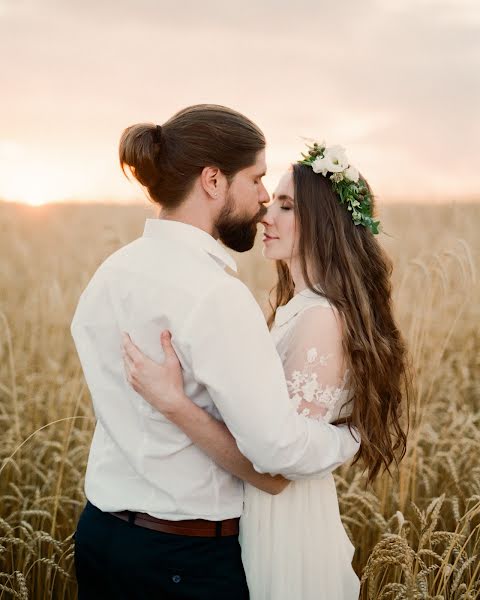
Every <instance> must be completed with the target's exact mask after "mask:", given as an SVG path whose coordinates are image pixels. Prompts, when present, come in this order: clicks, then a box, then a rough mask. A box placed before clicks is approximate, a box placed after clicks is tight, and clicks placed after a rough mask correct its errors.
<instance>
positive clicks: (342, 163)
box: [323, 146, 348, 173]
mask: <svg viewBox="0 0 480 600" xmlns="http://www.w3.org/2000/svg"><path fill="white" fill-rule="evenodd" d="M323 160H324V161H325V162H324V165H325V167H327V171H330V173H340V171H344V170H345V169H346V168H347V167H348V158H347V155H346V154H345V148H342V146H330V147H329V148H326V149H325V152H324V154H323Z"/></svg>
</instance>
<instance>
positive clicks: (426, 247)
mask: <svg viewBox="0 0 480 600" xmlns="http://www.w3.org/2000/svg"><path fill="white" fill-rule="evenodd" d="M147 216H152V213H151V210H150V209H149V208H148V207H145V208H142V207H133V206H131V207H128V206H106V205H95V206H81V205H58V206H53V205H51V206H50V205H47V206H43V207H37V208H31V207H27V206H17V205H11V204H0V427H1V431H2V436H1V438H0V461H1V462H0V600H4V599H10V598H20V599H26V598H30V599H32V600H41V599H42V600H45V599H47V598H58V599H60V598H62V599H63V598H65V599H72V598H75V597H76V584H75V578H74V576H73V546H72V534H73V532H74V529H75V524H76V521H77V519H78V516H79V513H80V511H81V510H82V507H83V504H84V495H83V476H84V471H85V465H86V459H87V456H88V449H89V443H90V438H91V435H92V432H93V427H94V419H93V417H92V411H91V405H90V399H89V394H88V390H87V389H86V387H85V383H84V380H83V376H82V372H81V369H80V365H79V361H78V359H77V356H76V353H75V350H74V347H73V343H72V340H71V338H70V333H69V325H70V321H71V317H72V315H73V311H74V308H75V306H76V302H77V300H78V297H79V295H80V293H81V291H82V289H83V288H84V286H85V285H86V283H87V281H88V280H89V278H90V277H91V275H92V274H93V272H94V270H95V269H96V267H97V266H98V265H99V263H100V262H101V261H102V260H103V259H104V258H106V256H108V255H109V254H111V253H112V252H113V251H114V250H116V249H117V248H118V247H120V246H121V245H123V244H126V243H128V242H129V241H131V240H132V239H134V238H135V237H138V236H139V235H141V233H142V229H143V222H144V219H145V217H147ZM381 218H382V221H383V223H384V229H385V232H386V233H385V234H383V235H382V236H381V241H382V243H383V244H384V246H385V247H386V249H387V251H388V252H389V253H390V254H391V256H392V257H393V259H394V265H395V268H394V291H395V294H394V297H395V307H396V314H397V315H398V320H399V322H400V324H401V328H402V331H403V332H404V334H405V336H406V338H407V340H408V343H409V348H410V353H411V359H412V364H413V367H414V369H415V388H416V395H415V401H414V405H413V406H412V417H413V418H414V422H413V424H412V427H411V430H410V433H409V445H408V452H407V455H406V457H405V459H404V460H403V462H402V463H401V466H400V468H399V470H398V472H395V473H394V474H393V477H392V478H389V477H386V476H385V477H382V478H381V479H380V480H378V481H377V482H376V483H375V485H374V486H373V487H370V488H366V487H365V479H364V477H363V476H362V473H361V471H360V469H359V468H357V467H355V468H349V467H348V466H344V467H342V468H341V469H340V470H339V471H338V473H337V474H336V481H337V488H338V492H339V498H340V508H341V513H342V519H343V521H344V524H345V527H346V529H347V531H348V534H349V536H350V537H351V539H352V541H353V543H354V545H355V547H356V553H355V557H354V567H355V569H356V571H357V573H358V574H359V576H360V577H362V592H361V598H362V599H363V600H366V599H369V600H395V599H398V600H401V599H425V600H427V599H436V600H440V599H444V600H467V599H468V600H473V599H475V598H480V377H479V376H480V330H479V323H480V302H479V299H480V294H479V291H480V286H479V284H478V283H477V281H476V274H475V271H476V269H477V268H478V266H479V257H480V238H479V236H478V231H479V227H480V205H479V206H476V205H473V204H472V205H445V206H426V205H425V206H415V205H405V206H400V205H387V206H386V207H384V209H383V210H382V213H381ZM236 258H237V260H238V264H239V272H240V277H241V278H242V279H243V280H244V281H245V282H246V283H247V285H248V286H249V287H250V289H251V290H252V292H253V293H254V294H255V297H256V298H257V300H258V301H259V302H260V303H261V304H262V306H265V303H266V298H267V295H268V290H269V289H270V288H271V286H272V285H273V282H274V275H273V269H272V265H271V264H270V263H267V262H266V261H264V259H263V258H262V256H261V251H260V248H259V247H258V246H256V247H255V248H254V250H253V251H252V252H251V253H249V254H248V255H241V256H239V255H237V256H236ZM292 600H301V599H292ZM332 600H335V599H332Z"/></svg>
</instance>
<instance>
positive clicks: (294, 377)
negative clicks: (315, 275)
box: [284, 305, 351, 422]
mask: <svg viewBox="0 0 480 600" xmlns="http://www.w3.org/2000/svg"><path fill="white" fill-rule="evenodd" d="M284 369H285V375H286V378H287V385H288V390H289V393H290V398H291V400H292V402H293V403H294V405H295V407H296V409H297V412H298V413H300V414H302V415H305V416H307V417H311V418H313V419H317V420H324V421H326V422H332V421H334V420H336V419H338V418H341V417H345V416H347V414H348V413H349V412H350V409H351V407H349V406H348V402H347V401H348V399H349V390H348V389H347V381H348V371H347V370H346V368H345V361H344V354H343V349H342V326H341V321H340V318H339V315H338V312H337V311H336V310H335V309H333V308H331V307H329V306H323V305H322V306H313V307H310V308H308V309H306V310H304V311H303V312H302V313H301V314H300V315H299V316H298V317H297V319H296V322H295V324H294V325H293V329H292V332H291V334H290V337H289V340H288V345H287V348H286V351H285V353H284Z"/></svg>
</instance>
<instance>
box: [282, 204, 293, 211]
mask: <svg viewBox="0 0 480 600" xmlns="http://www.w3.org/2000/svg"><path fill="white" fill-rule="evenodd" d="M280 208H281V209H282V210H292V208H293V206H288V204H284V205H283V206H281V207H280Z"/></svg>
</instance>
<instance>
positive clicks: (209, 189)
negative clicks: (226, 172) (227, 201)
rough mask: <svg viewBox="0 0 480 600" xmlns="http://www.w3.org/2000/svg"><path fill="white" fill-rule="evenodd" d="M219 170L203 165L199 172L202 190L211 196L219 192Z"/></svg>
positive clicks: (213, 196)
mask: <svg viewBox="0 0 480 600" xmlns="http://www.w3.org/2000/svg"><path fill="white" fill-rule="evenodd" d="M220 177H221V171H220V169H219V168H218V167H204V168H203V169H202V172H201V174H200V182H201V184H202V187H203V189H204V191H205V192H206V193H207V194H208V195H209V196H210V197H211V198H214V199H215V198H216V197H217V196H218V194H219V184H220Z"/></svg>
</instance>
